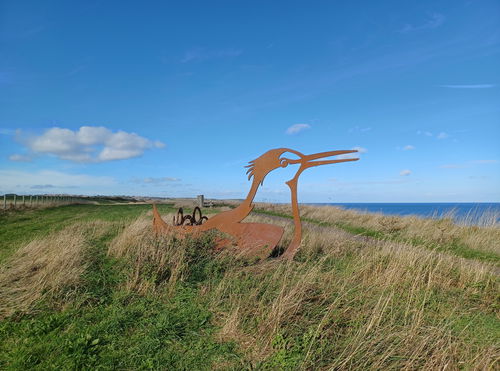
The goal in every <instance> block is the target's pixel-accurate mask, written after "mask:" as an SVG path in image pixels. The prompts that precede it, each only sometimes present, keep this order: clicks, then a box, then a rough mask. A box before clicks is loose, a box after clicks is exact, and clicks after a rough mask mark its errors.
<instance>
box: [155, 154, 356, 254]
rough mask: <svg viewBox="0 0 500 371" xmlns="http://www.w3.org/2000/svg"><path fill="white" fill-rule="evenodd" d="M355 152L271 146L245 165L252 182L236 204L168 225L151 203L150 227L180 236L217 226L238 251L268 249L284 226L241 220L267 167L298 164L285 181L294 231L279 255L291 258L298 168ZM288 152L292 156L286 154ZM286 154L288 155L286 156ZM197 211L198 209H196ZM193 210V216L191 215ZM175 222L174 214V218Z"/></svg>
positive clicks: (296, 240) (297, 236) (298, 227)
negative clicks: (309, 152) (196, 220)
mask: <svg viewBox="0 0 500 371" xmlns="http://www.w3.org/2000/svg"><path fill="white" fill-rule="evenodd" d="M354 152H357V151H356V150H341V151H330V152H321V153H316V154H312V155H304V154H302V153H300V152H298V151H295V150H293V149H289V148H276V149H271V150H269V151H267V152H266V153H264V154H263V155H262V156H260V157H258V158H257V159H255V160H253V161H250V162H249V165H247V166H246V167H247V168H248V170H247V174H248V180H250V179H252V178H253V180H252V185H251V187H250V191H249V192H248V195H247V197H246V198H245V200H244V201H243V202H242V203H241V204H240V205H239V206H238V207H236V208H234V209H232V210H229V211H224V212H222V213H219V214H217V215H214V216H212V217H210V218H208V219H207V218H206V217H204V218H205V219H206V221H205V222H204V223H202V222H203V220H202V219H201V218H200V220H199V223H191V224H198V225H177V226H175V225H174V226H171V225H168V224H167V223H165V221H164V220H163V219H162V218H161V215H160V213H159V212H158V209H157V208H156V205H153V229H154V231H155V232H156V233H160V234H161V233H171V232H172V231H174V232H178V233H179V234H180V235H181V236H185V235H188V234H196V233H199V232H203V231H208V230H213V229H217V230H218V231H220V232H223V233H225V234H227V235H229V236H230V237H231V238H232V239H233V241H232V242H233V243H235V244H236V245H237V246H238V248H239V249H241V250H242V252H245V253H247V254H256V255H258V254H260V253H261V252H262V251H263V250H264V251H268V252H270V251H272V250H273V249H274V248H275V247H276V246H277V245H278V243H279V241H280V240H281V237H282V236H283V233H284V228H282V227H280V226H276V225H272V224H264V223H242V221H243V220H244V219H245V218H246V217H247V216H248V214H250V212H251V211H252V209H253V207H254V204H253V199H254V197H255V195H256V193H257V190H258V188H259V186H261V185H262V184H263V182H264V178H265V177H266V176H267V174H269V173H270V172H271V171H273V170H276V169H279V168H286V167H287V166H290V165H298V169H297V172H296V173H295V175H294V176H293V178H292V179H290V180H289V181H287V182H286V184H287V185H288V187H289V188H290V192H291V204H292V213H293V219H294V227H295V230H294V235H293V239H292V241H291V242H290V244H289V246H288V247H287V249H286V250H285V252H284V253H283V254H282V255H281V257H282V258H284V259H293V257H294V256H295V253H296V252H297V250H298V248H299V246H300V241H301V238H302V224H301V221H300V214H299V206H298V200H297V184H298V180H299V176H300V175H301V174H302V172H303V171H304V170H306V169H308V168H310V167H315V166H319V165H328V164H336V163H340V162H347V161H357V160H359V159H358V158H345V157H344V158H337V159H333V160H332V159H325V158H327V157H331V156H337V155H346V154H350V153H354ZM290 155H292V156H293V157H294V158H289V157H290ZM286 156H289V157H286ZM200 215H201V213H200ZM194 218H195V217H194V214H193V219H194ZM174 224H175V218H174ZM224 241H227V240H224Z"/></svg>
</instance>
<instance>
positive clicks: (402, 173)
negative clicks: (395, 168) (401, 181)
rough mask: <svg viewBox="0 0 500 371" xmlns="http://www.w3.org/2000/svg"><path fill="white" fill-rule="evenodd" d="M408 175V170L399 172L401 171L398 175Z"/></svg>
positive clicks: (409, 171) (409, 172)
mask: <svg viewBox="0 0 500 371" xmlns="http://www.w3.org/2000/svg"><path fill="white" fill-rule="evenodd" d="M410 174H411V170H408V169H405V170H401V171H400V172H399V175H401V176H408V175H410Z"/></svg>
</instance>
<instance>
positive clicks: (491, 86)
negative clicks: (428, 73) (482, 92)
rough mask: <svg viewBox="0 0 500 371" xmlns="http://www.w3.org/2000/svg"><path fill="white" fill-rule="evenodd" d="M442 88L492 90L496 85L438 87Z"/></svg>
mask: <svg viewBox="0 0 500 371" xmlns="http://www.w3.org/2000/svg"><path fill="white" fill-rule="evenodd" d="M438 86H439V87H440V88H448V89H491V88H494V87H495V86H496V84H463V85H438Z"/></svg>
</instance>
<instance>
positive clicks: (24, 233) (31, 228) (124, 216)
mask: <svg viewBox="0 0 500 371" xmlns="http://www.w3.org/2000/svg"><path fill="white" fill-rule="evenodd" d="M158 208H159V210H160V212H162V213H168V212H173V211H174V209H173V207H172V205H170V204H165V205H158ZM149 210H151V205H144V204H141V205H89V204H82V205H67V206H58V207H50V208H45V209H31V210H30V209H28V210H15V211H11V212H7V213H2V214H0V263H1V262H2V261H3V260H5V259H6V258H7V257H8V256H10V255H11V254H12V253H13V252H14V251H15V250H16V249H18V248H19V247H20V246H21V245H22V244H24V243H27V242H29V241H30V240H32V239H35V238H40V237H43V236H45V235H47V234H49V233H52V232H54V231H57V230H61V229H62V228H64V227H66V226H68V225H70V224H72V223H75V222H80V221H89V220H105V221H112V222H116V221H124V222H126V221H130V220H133V219H135V218H137V217H138V216H139V215H140V214H141V213H144V212H146V211H149Z"/></svg>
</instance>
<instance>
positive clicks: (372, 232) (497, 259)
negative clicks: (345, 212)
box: [254, 209, 500, 265]
mask: <svg viewBox="0 0 500 371" xmlns="http://www.w3.org/2000/svg"><path fill="white" fill-rule="evenodd" d="M254 211H255V212H256V213H259V214H263V215H270V216H278V217H281V218H287V219H293V216H292V215H291V214H288V213H286V212H280V211H273V210H266V209H256V210H254ZM301 220H302V221H304V222H308V223H312V224H316V225H319V226H323V227H336V228H340V229H342V230H344V231H346V232H349V233H352V234H353V235H358V236H367V237H371V238H375V239H378V240H391V241H396V242H406V243H410V244H412V245H414V246H420V247H424V248H429V249H434V250H436V251H440V252H447V253H450V254H453V255H456V256H459V257H462V258H465V259H475V260H479V261H484V262H490V263H494V264H496V265H500V255H499V254H497V253H495V252H491V251H481V250H477V249H474V248H470V247H468V246H467V245H465V244H464V243H462V242H461V241H459V240H458V239H453V240H451V241H444V242H435V243H428V242H427V241H425V240H424V239H422V238H418V237H413V238H409V237H405V236H401V235H400V233H398V232H399V231H398V230H394V231H380V230H377V229H373V228H367V227H364V226H359V225H353V224H350V223H346V222H343V221H336V222H328V221H322V220H318V219H314V218H308V217H302V218H301Z"/></svg>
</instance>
